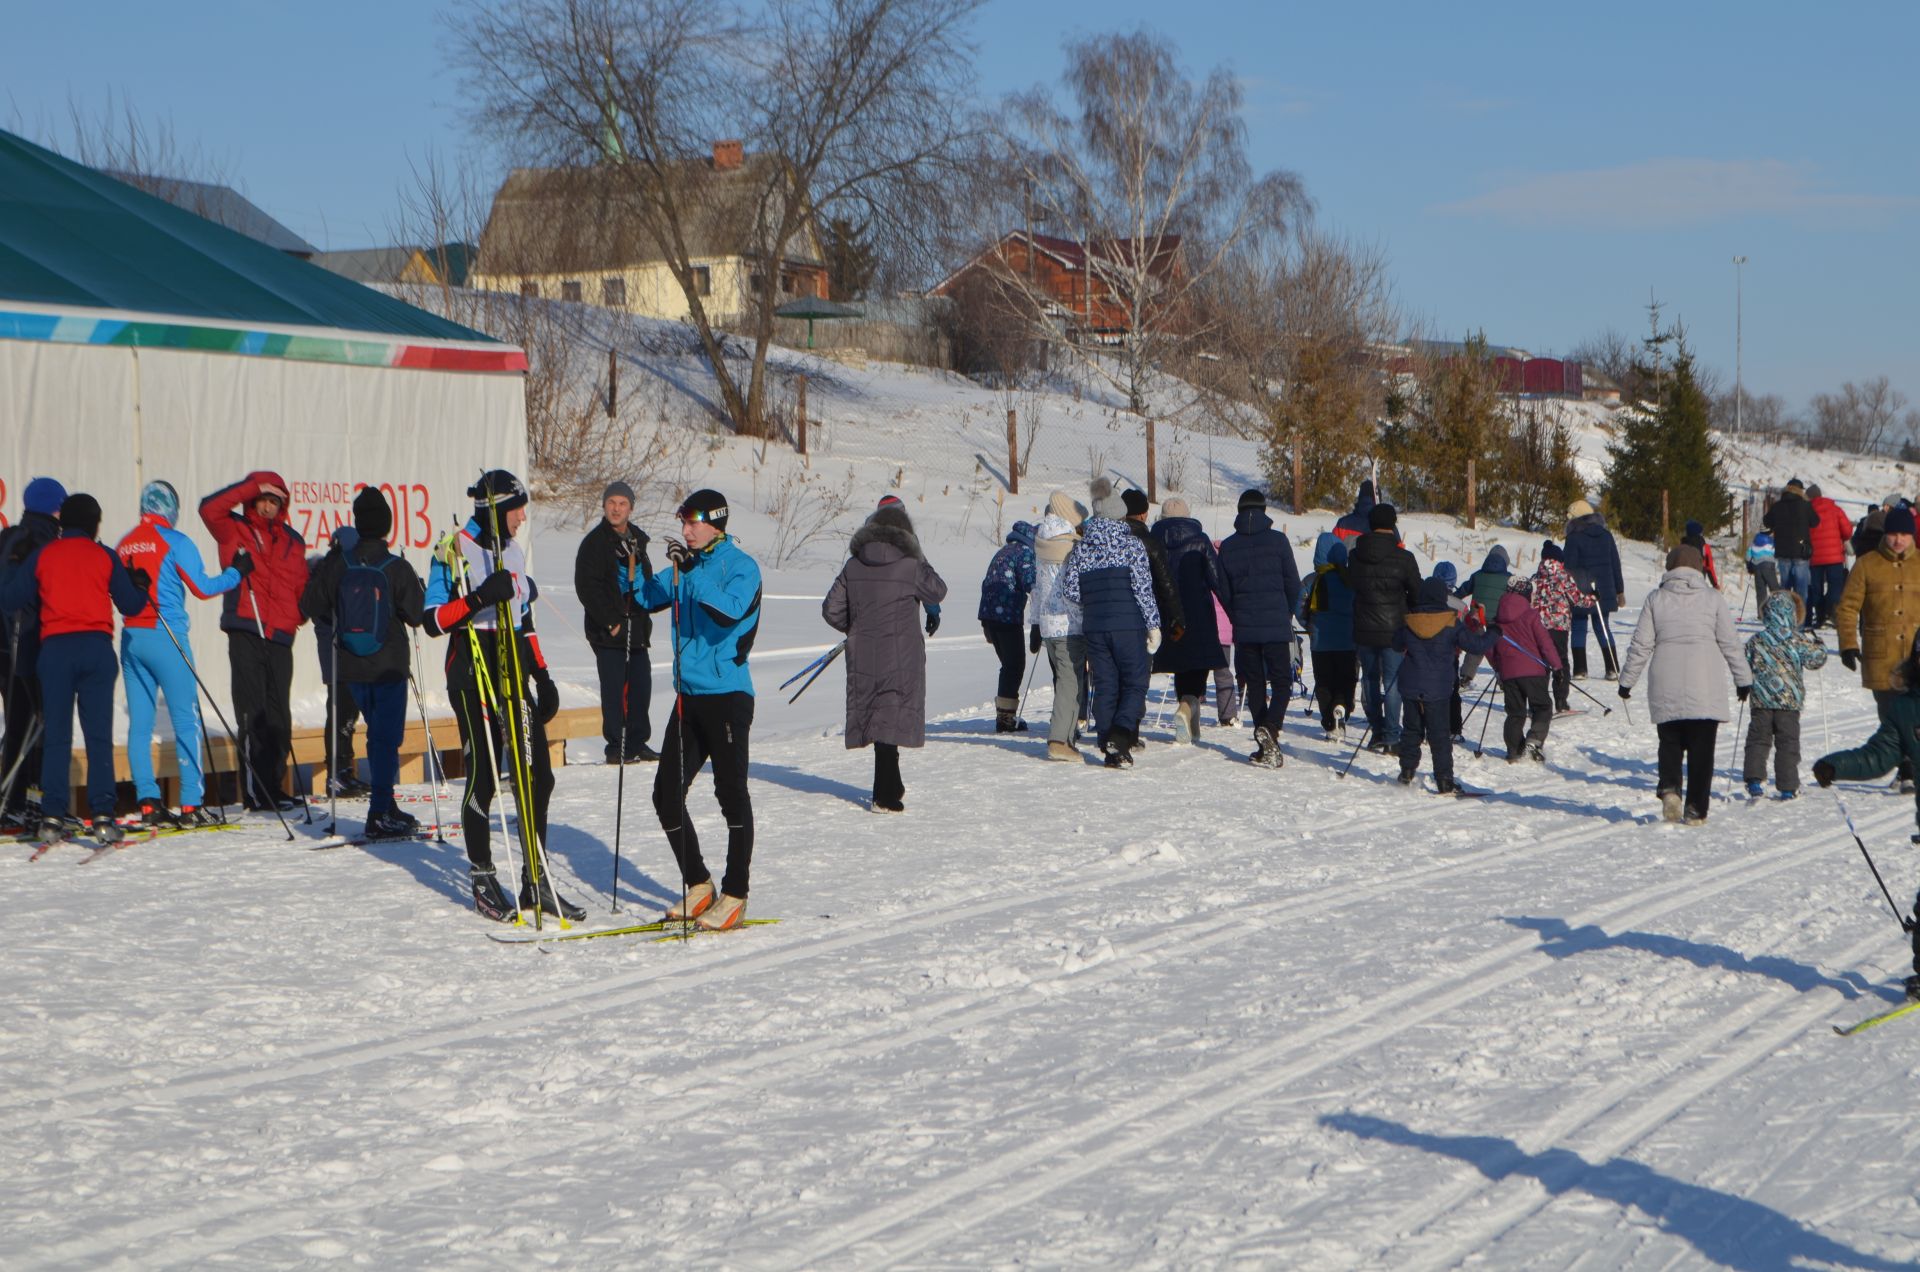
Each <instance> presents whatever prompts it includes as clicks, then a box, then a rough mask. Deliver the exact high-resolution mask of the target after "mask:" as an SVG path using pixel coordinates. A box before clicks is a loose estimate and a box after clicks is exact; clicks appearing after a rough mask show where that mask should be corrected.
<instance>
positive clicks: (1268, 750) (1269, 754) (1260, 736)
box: [1253, 729, 1287, 769]
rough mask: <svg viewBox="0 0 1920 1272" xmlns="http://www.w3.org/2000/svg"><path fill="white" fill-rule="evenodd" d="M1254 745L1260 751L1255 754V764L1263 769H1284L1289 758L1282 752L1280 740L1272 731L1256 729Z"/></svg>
mask: <svg viewBox="0 0 1920 1272" xmlns="http://www.w3.org/2000/svg"><path fill="white" fill-rule="evenodd" d="M1253 741H1254V745H1255V746H1256V747H1258V748H1259V749H1258V750H1256V751H1255V752H1254V753H1253V762H1254V763H1255V764H1258V765H1259V766H1260V767H1261V768H1270V769H1277V768H1281V767H1283V766H1284V765H1285V764H1286V762H1287V757H1286V756H1285V755H1283V754H1282V753H1281V751H1280V739H1279V738H1277V737H1275V736H1274V735H1273V730H1272V729H1255V730H1254V731H1253Z"/></svg>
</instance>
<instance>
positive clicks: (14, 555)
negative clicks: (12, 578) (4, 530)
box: [7, 534, 33, 565]
mask: <svg viewBox="0 0 1920 1272" xmlns="http://www.w3.org/2000/svg"><path fill="white" fill-rule="evenodd" d="M32 555H33V540H32V539H29V538H28V537H27V536H26V535H24V534H23V535H21V536H20V538H19V539H18V540H16V541H15V543H14V545H13V551H11V552H9V553H8V554H7V564H9V565H19V564H20V563H21V562H22V561H24V560H26V559H27V558H28V557H30V556H32Z"/></svg>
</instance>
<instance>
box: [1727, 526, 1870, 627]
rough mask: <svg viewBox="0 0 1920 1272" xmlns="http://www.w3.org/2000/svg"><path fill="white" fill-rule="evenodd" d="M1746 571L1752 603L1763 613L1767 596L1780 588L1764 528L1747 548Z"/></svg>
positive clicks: (1769, 537)
mask: <svg viewBox="0 0 1920 1272" xmlns="http://www.w3.org/2000/svg"><path fill="white" fill-rule="evenodd" d="M1871 550H1872V549H1868V551H1871ZM1862 555H1864V554H1862ZM1747 573H1748V574H1751V575H1753V595H1754V605H1755V607H1756V608H1757V609H1758V610H1759V611H1760V612H1761V613H1765V612H1766V609H1767V597H1769V596H1771V595H1772V594H1773V593H1775V592H1777V591H1779V590H1780V564H1779V562H1777V561H1775V560H1774V559H1773V536H1772V535H1770V534H1768V533H1767V532H1766V531H1765V530H1762V531H1761V532H1760V533H1759V534H1756V535H1754V536H1753V546H1752V547H1750V548H1748V549H1747Z"/></svg>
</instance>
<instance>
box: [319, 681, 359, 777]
mask: <svg viewBox="0 0 1920 1272" xmlns="http://www.w3.org/2000/svg"><path fill="white" fill-rule="evenodd" d="M327 719H328V721H329V722H330V723H329V724H328V725H327V774H328V776H330V777H352V776H353V775H354V771H355V769H356V768H357V767H358V765H357V764H356V763H355V762H354V758H353V726H354V725H356V724H358V723H360V704H359V703H358V702H356V701H354V697H353V694H352V693H351V692H349V686H347V685H344V684H342V685H338V686H336V685H334V684H332V683H329V684H328V685H327Z"/></svg>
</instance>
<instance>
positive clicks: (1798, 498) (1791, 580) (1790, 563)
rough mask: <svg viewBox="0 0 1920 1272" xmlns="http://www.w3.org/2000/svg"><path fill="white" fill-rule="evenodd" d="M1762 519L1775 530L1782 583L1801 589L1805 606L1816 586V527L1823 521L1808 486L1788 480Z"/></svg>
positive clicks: (1796, 480)
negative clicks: (1809, 499)
mask: <svg viewBox="0 0 1920 1272" xmlns="http://www.w3.org/2000/svg"><path fill="white" fill-rule="evenodd" d="M1761 522H1762V524H1764V525H1765V526H1766V527H1767V529H1768V530H1770V531H1772V532H1773V555H1774V560H1775V561H1776V562H1777V563H1778V564H1779V566H1780V586H1781V587H1783V588H1791V589H1792V590H1793V591H1795V592H1798V593H1799V594H1800V600H1801V603H1802V604H1803V605H1804V604H1805V602H1806V600H1807V592H1808V590H1809V589H1810V588H1811V587H1812V586H1813V528H1814V527H1815V526H1817V525H1819V524H1820V514H1819V513H1817V512H1815V511H1814V510H1813V505H1812V504H1811V503H1809V502H1807V488H1806V487H1805V486H1803V485H1801V484H1800V479H1799V478H1798V477H1795V478H1794V479H1793V480H1792V481H1790V482H1788V483H1787V489H1786V492H1785V493H1784V494H1782V495H1781V496H1780V501H1779V502H1778V503H1776V504H1774V505H1773V507H1771V508H1769V509H1767V515H1766V516H1765V517H1763V518H1761Z"/></svg>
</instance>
